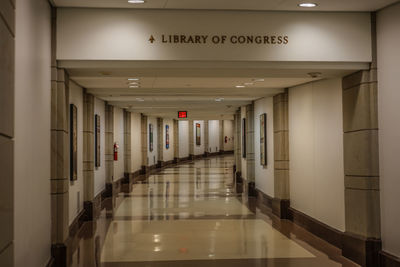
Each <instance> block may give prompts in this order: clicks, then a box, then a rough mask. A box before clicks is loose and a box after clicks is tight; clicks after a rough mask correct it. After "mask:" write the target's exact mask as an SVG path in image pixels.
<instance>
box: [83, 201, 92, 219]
mask: <svg viewBox="0 0 400 267" xmlns="http://www.w3.org/2000/svg"><path fill="white" fill-rule="evenodd" d="M93 206H94V205H93V202H92V201H84V202H83V210H84V211H85V213H84V216H83V218H84V221H85V222H88V221H93V218H94V216H93V215H94V207H93Z"/></svg>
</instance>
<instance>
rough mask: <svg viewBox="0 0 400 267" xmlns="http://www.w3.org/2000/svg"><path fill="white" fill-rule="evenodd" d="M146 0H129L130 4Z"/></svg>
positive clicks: (142, 2) (141, 2)
mask: <svg viewBox="0 0 400 267" xmlns="http://www.w3.org/2000/svg"><path fill="white" fill-rule="evenodd" d="M144 2H146V1H144V0H128V3H129V4H144Z"/></svg>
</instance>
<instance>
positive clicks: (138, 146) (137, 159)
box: [131, 113, 142, 172]
mask: <svg viewBox="0 0 400 267" xmlns="http://www.w3.org/2000/svg"><path fill="white" fill-rule="evenodd" d="M140 118H141V115H140V113H131V146H132V147H131V160H132V164H131V167H132V172H136V171H138V170H140V169H141V168H142V124H141V120H140Z"/></svg>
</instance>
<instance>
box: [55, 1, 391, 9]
mask: <svg viewBox="0 0 400 267" xmlns="http://www.w3.org/2000/svg"><path fill="white" fill-rule="evenodd" d="M53 2H54V3H55V5H56V6H58V7H94V8H96V7H100V8H140V9H143V8H144V9H145V8H149V9H207V10H258V11H268V10H271V11H376V10H379V9H381V8H384V7H386V6H388V5H390V4H393V3H396V2H398V0H334V1H333V0H315V1H300V0H272V1H271V0H270V1H266V0H146V2H145V3H144V4H129V3H128V1H127V0H53ZM302 2H313V3H317V4H318V6H317V7H315V8H312V9H304V8H301V7H298V4H299V3H302Z"/></svg>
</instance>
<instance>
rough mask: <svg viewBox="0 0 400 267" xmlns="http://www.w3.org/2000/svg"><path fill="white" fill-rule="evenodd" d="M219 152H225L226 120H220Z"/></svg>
mask: <svg viewBox="0 0 400 267" xmlns="http://www.w3.org/2000/svg"><path fill="white" fill-rule="evenodd" d="M219 152H220V154H223V153H224V120H219Z"/></svg>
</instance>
